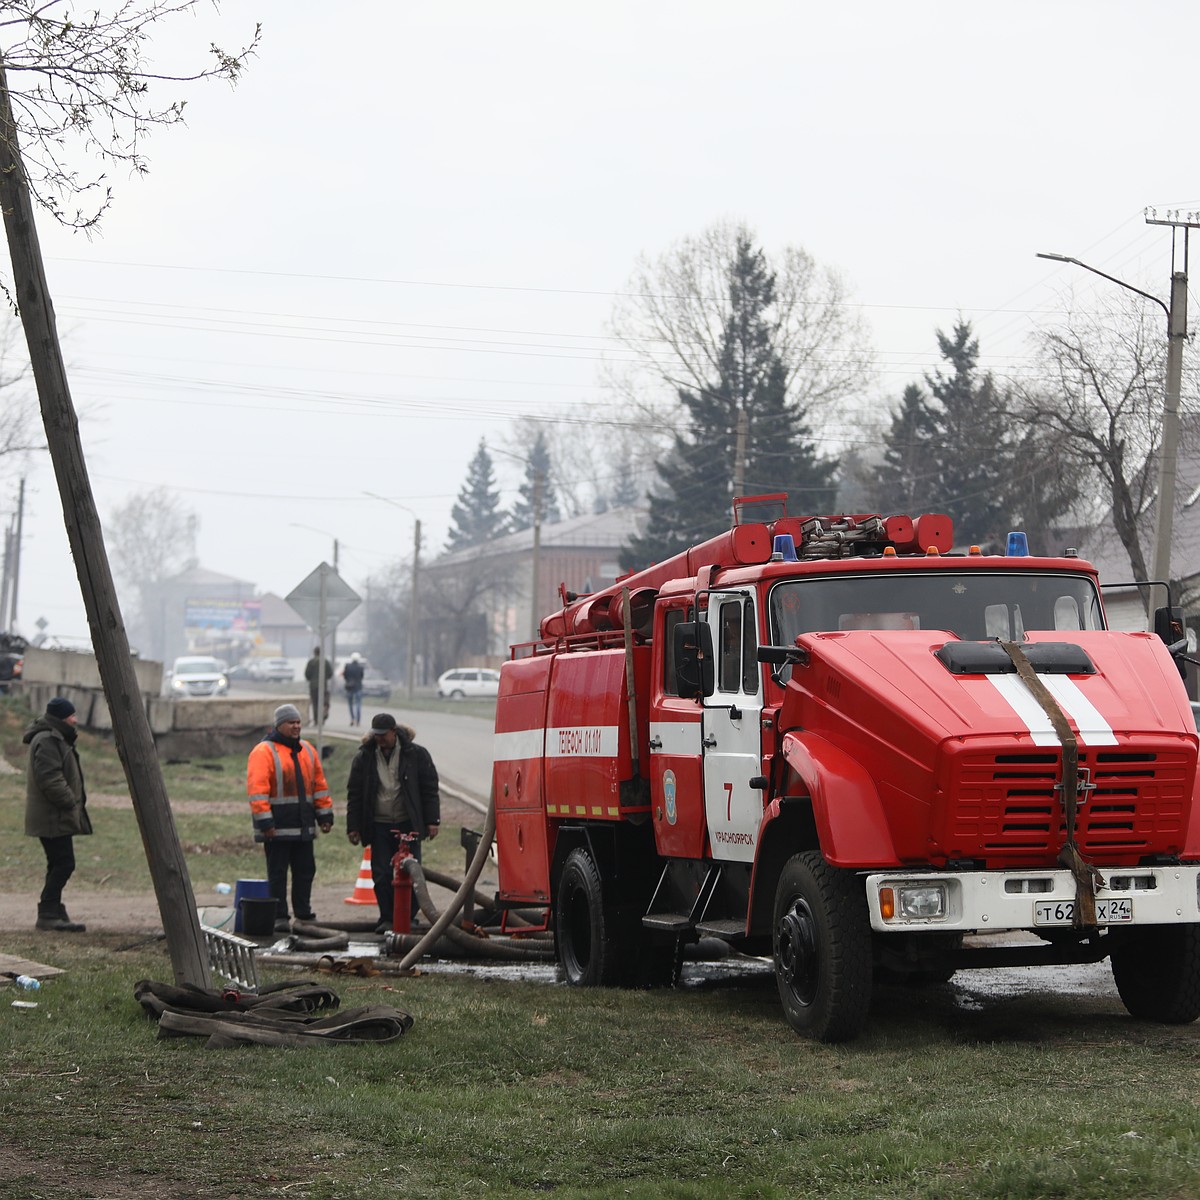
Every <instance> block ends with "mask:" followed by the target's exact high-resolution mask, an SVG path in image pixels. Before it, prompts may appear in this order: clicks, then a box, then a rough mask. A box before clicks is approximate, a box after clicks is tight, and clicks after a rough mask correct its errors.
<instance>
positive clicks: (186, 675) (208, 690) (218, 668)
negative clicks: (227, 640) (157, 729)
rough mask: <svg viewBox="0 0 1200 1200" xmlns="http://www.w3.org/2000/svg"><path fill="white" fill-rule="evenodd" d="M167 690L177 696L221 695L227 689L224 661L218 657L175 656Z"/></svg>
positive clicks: (227, 681)
mask: <svg viewBox="0 0 1200 1200" xmlns="http://www.w3.org/2000/svg"><path fill="white" fill-rule="evenodd" d="M169 678H170V681H171V682H170V686H169V689H168V690H169V692H170V694H171V695H172V696H176V697H179V698H191V697H200V696H223V695H225V693H226V692H227V691H229V680H228V679H227V678H226V676H225V663H224V662H222V661H221V659H219V658H201V657H199V656H194V657H187V658H177V659H176V660H175V662H174V663H173V664H172V666H171V673H170V676H169Z"/></svg>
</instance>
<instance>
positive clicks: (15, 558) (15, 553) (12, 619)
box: [8, 479, 25, 633]
mask: <svg viewBox="0 0 1200 1200" xmlns="http://www.w3.org/2000/svg"><path fill="white" fill-rule="evenodd" d="M24 532H25V480H24V479H22V480H21V491H20V493H19V494H18V497H17V527H16V530H15V531H14V532H13V539H12V563H11V565H10V566H9V572H8V585H9V593H10V595H9V604H10V608H9V610H8V630H9V632H10V633H16V632H17V587H18V586H19V584H20V582H21V538H22V537H23V536H24Z"/></svg>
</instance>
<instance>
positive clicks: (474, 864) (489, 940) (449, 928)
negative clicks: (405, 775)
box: [264, 797, 555, 972]
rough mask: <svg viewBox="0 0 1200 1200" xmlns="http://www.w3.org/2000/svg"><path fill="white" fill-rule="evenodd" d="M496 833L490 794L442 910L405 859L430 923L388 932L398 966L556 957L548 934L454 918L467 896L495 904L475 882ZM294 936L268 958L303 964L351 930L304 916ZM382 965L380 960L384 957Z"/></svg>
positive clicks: (344, 945)
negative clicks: (475, 839)
mask: <svg viewBox="0 0 1200 1200" xmlns="http://www.w3.org/2000/svg"><path fill="white" fill-rule="evenodd" d="M495 832H496V814H495V807H494V803H493V799H492V797H489V799H488V808H487V815H486V817H485V819H484V828H483V832H482V833H481V835H480V838H479V843H478V845H477V846H476V848H475V855H474V857H473V858H472V860H471V864H470V866H469V867H468V868H467V873H466V876H465V878H464V879H463V880H462V881H461V883H459V886H458V889H457V891H456V892H455V894H454V896H453V897H452V898H451V900H450V902H449V904H447V906H446V908H445V909H444V910H443V911H442V912H440V913H439V912H438V910H437V907H436V905H435V904H434V903H433V899H432V897H431V896H430V894H429V885H428V881H427V878H426V872H425V871H424V870H423V869H422V867H421V864H420V863H419V862H418V861H417V860H416V859H415V858H412V857H409V858H407V859H405V860H404V861H403V863H402V869H403V870H404V871H405V872H406V873H407V874H408V876H409V878H410V879H411V881H412V887H413V890H414V893H415V895H416V898H417V903H418V905H419V907H420V910H421V912H422V914H423V915H424V916H425V918H426V919H427V920H428V921H429V923H430V928H429V929H428V930H427V931H425V932H424V933H421V934H417V933H388V934H386V935H385V945H386V946H387V948H388V949H389V950H400V951H402V952H403V953H404V957H403V959H402V960H401V962H400V963H399V965H398V967H395V968H394V969H395V970H396V971H398V972H403V971H406V970H409V969H411V967H412V966H413V964H414V963H416V962H417V961H418V960H419V959H421V958H422V957H424V956H425V955H426V954H432V955H434V956H436V957H439V958H455V957H463V956H466V957H472V958H487V959H493V960H496V961H504V962H553V961H554V957H555V956H554V947H553V937H552V935H550V934H549V933H543V932H531V933H523V934H521V935H520V936H517V937H509V936H506V935H501V936H499V937H497V936H495V935H491V934H488V933H486V932H485V931H482V930H481V931H480V932H479V933H472V932H470V931H469V930H467V929H464V928H463V927H462V926H460V925H459V924H457V923H456V918H457V917H458V914H459V913H460V912H461V911H462V908H463V906H464V905H465V904H466V902H467V900H468V899H471V900H473V902H474V903H475V904H477V905H479V907H481V908H490V907H492V901H491V900H489V899H488V898H487V897H486V896H484V895H483V893H481V892H478V891H476V889H475V884H476V882H477V881H478V879H479V876H480V874H481V873H482V871H483V868H484V865H485V864H486V862H487V858H488V854H489V853H490V852H491V848H492V841H493V838H494V837H495ZM428 875H429V878H432V879H433V880H434V882H436V883H439V884H440V885H442V886H452V885H453V884H454V883H455V882H456V881H455V880H454V879H453V878H452V877H451V876H447V875H443V874H442V873H440V872H435V871H430V872H429V873H428ZM292 933H293V940H292V944H291V946H290V947H289V948H288V951H286V952H283V953H274V954H268V955H264V960H265V961H270V962H278V963H289V962H290V963H303V962H305V961H306V960H305V958H304V955H305V954H310V953H319V954H325V953H328V952H330V951H335V950H346V949H348V948H349V945H350V939H349V934H348V933H347V932H346V931H345V930H341V929H331V928H328V927H325V926H322V925H316V924H311V923H306V922H301V921H295V922H293V923H292ZM381 965H382V960H381Z"/></svg>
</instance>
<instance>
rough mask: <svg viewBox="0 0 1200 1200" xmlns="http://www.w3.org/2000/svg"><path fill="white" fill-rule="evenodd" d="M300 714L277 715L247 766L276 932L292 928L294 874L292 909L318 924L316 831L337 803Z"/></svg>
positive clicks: (286, 708)
mask: <svg viewBox="0 0 1200 1200" xmlns="http://www.w3.org/2000/svg"><path fill="white" fill-rule="evenodd" d="M301 724H302V722H301V718H300V711H299V709H297V708H296V706H295V705H294V704H281V705H280V706H279V707H278V708H277V709H276V710H275V724H274V728H272V730H271V732H270V733H268V734H267V736H266V737H265V738H263V740H262V741H261V742H259V743H258V745H257V746H255V747H254V749H253V750H251V751H250V759H249V762H248V763H247V764H246V791H247V793H248V794H249V796H250V813H251V815H252V816H253V818H254V840H255V841H256V842H262V844H263V849H264V850H265V851H266V855H267V881H268V884H269V886H270V889H271V895H272V896H273V897H274V899H275V905H276V909H275V928H276V931H277V932H286V931H287V929H288V902H287V880H288V869H289V867H290V868H291V872H292V908H293V910H294V911H295V914H296V919H297V920H300V921H315V920H316V914H315V913H314V912H313V910H312V885H313V880H314V879H315V878H316V875H317V859H316V855H315V854H313V842H314V840H315V839H316V836H317V829H320V831H321V832H322V833H328V832H329V831H330V830H331V829H332V828H333V798H332V797H331V796H330V795H329V785H328V784H327V783H326V782H325V770H324V768H323V767H322V766H321V759H320V756H319V755H318V754H317V751H316V749H315V748H314V747H313V745H312V743H311V742H306V741H304V739H303V738H301V736H300V728H301Z"/></svg>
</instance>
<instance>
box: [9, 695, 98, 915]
mask: <svg viewBox="0 0 1200 1200" xmlns="http://www.w3.org/2000/svg"><path fill="white" fill-rule="evenodd" d="M76 721H77V717H76V715H75V705H73V704H72V703H71V702H70V700H68V699H66V698H65V697H64V696H55V697H54V699H53V700H51V701H50V703H49V704H47V705H46V715H45V716H43V717H39V718H38V719H37V720H36V721H34V723H33V724H32V725H30V727H29V728H28V729H27V730H26V731H25V736H24V738H22V741H24V743H25V744H26V745H27V746H28V747H29V763H28V765H27V767H26V771H25V832H26V834H28V836H29V837H35V838H40V839H41V842H42V849H43V850H45V852H46V882H45V886H44V887H43V888H42V894H41V896H40V897H39V898H38V911H37V927H38V929H45V930H51V931H53V932H56V933H82V932H83V931H84V929H85V928H86V926H85V925H82V924H80V922H78V921H72V920H71V918H70V917H68V916H67V910H66V908H65V907H64V906H63V902H62V894H63V888H64V887H65V886H66V883H67V880H68V879H70V878H71V875H72V874H73V873H74V871H75V843H74V838H75V835H76V834H84V833H91V832H92V822H91V820H90V819H89V817H88V814H87V792H86V791H85V790H84V786H83V767H82V766H81V765H80V762H79V754H78V752H77V751H76V749H75V739H76V737H77V736H78V735H77V733H76V729H75V725H76Z"/></svg>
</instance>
